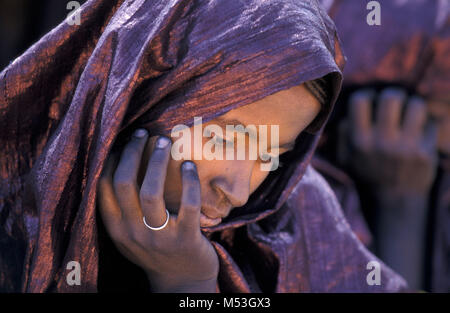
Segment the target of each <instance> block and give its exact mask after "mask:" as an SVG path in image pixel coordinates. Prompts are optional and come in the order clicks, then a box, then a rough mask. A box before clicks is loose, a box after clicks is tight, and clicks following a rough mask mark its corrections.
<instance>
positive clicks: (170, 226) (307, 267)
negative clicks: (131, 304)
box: [0, 0, 405, 292]
mask: <svg viewBox="0 0 450 313" xmlns="http://www.w3.org/2000/svg"><path fill="white" fill-rule="evenodd" d="M79 13H80V18H81V25H79V26H74V25H72V26H70V25H67V24H65V23H63V24H61V25H59V26H58V27H57V28H56V29H55V30H53V31H52V32H51V33H49V34H48V35H47V36H45V37H44V38H43V39H41V40H40V41H39V42H38V43H37V44H36V45H34V46H33V47H31V48H30V49H29V50H28V51H27V52H26V53H25V54H24V55H23V56H21V57H20V58H19V59H17V60H16V61H15V62H14V63H12V64H11V65H10V66H9V67H8V68H6V69H5V70H4V71H3V72H2V73H1V76H0V80H1V82H2V84H1V85H2V86H3V89H2V97H1V100H0V101H2V102H1V107H2V114H1V115H0V116H1V123H0V124H1V125H2V132H1V133H2V134H7V136H2V144H4V146H5V147H6V149H5V151H2V152H1V153H2V156H1V158H0V160H1V162H2V167H1V168H2V175H3V177H5V178H6V182H7V184H5V188H4V189H5V190H2V199H3V202H2V203H3V208H2V211H3V212H2V213H3V214H2V216H7V218H6V219H4V220H2V238H4V240H2V245H3V246H2V249H1V258H2V263H1V264H2V273H7V275H5V276H4V277H2V278H1V286H2V288H3V289H5V290H23V291H31V292H44V291H61V292H70V291H96V290H104V289H111V288H112V289H115V290H117V289H124V290H132V289H133V288H134V287H135V286H136V285H138V284H140V283H139V279H142V278H143V279H144V280H145V279H146V278H147V277H148V278H149V279H148V281H145V283H143V284H142V286H143V287H144V288H147V287H150V288H151V290H153V291H214V290H219V291H232V292H247V291H260V290H261V291H269V292H270V291H272V292H273V291H277V292H296V291H323V292H325V291H368V292H370V291H378V292H380V291H398V290H401V289H402V288H405V283H404V281H403V280H402V279H401V278H400V277H399V276H397V275H396V274H395V273H393V272H392V271H391V270H390V269H389V268H387V267H385V266H384V265H383V264H382V262H381V261H379V260H377V259H376V257H374V256H373V255H372V254H370V253H369V252H368V251H367V250H366V249H365V248H364V246H363V245H362V244H361V243H360V242H359V241H358V239H357V238H356V236H355V235H354V234H353V233H352V231H351V230H350V227H349V226H348V223H347V222H346V221H345V219H344V217H343V216H342V212H341V211H340V208H339V205H338V203H337V201H336V199H335V197H334V195H333V194H332V192H331V191H330V189H329V187H328V185H327V184H326V183H325V182H324V181H323V179H322V178H321V177H320V176H319V175H318V174H317V173H316V172H315V171H314V170H313V169H312V168H311V167H309V166H308V163H309V160H310V158H311V155H312V153H313V150H314V147H315V145H316V142H317V139H318V136H319V134H320V132H321V129H322V127H323V124H324V122H325V121H326V119H327V117H328V114H329V112H330V110H331V107H332V105H333V103H334V102H335V100H336V97H337V95H338V92H339V89H340V86H341V80H342V77H341V69H342V66H343V55H342V53H341V51H340V48H339V47H340V46H339V41H338V39H337V36H336V33H335V29H334V26H333V23H332V22H331V21H330V19H329V18H328V16H327V15H326V14H325V13H324V12H323V11H322V9H321V8H320V7H319V6H318V4H317V3H316V1H304V2H303V1H302V2H299V1H297V2H290V1H270V2H260V1H250V0H249V1H187V0H186V1H172V2H167V1H156V2H155V1H103V0H93V1H89V2H87V3H86V5H84V6H83V7H82V8H81V11H80V12H79ZM298 97H301V98H300V100H299V99H298ZM30 103H33V106H30ZM285 103H286V104H285ZM285 105H286V107H284V106H285ZM263 107H264V108H265V109H266V110H269V111H267V112H265V111H263V110H261V111H260V108H263ZM255 108H258V109H256V111H255ZM281 108H285V109H284V110H280V109H281ZM277 110H278V111H277ZM292 110H296V111H294V112H295V113H296V114H295V115H294V114H286V113H289V112H291V113H293V112H292ZM19 114H20V116H19ZM277 115H278V116H277ZM290 115H292V116H290ZM37 117H39V119H38V120H36V119H37ZM194 117H201V118H202V119H203V122H205V123H208V122H209V123H218V120H219V119H221V118H222V119H224V118H227V119H229V118H232V119H236V118H237V117H240V118H243V119H245V121H243V123H242V124H249V123H252V124H257V125H264V124H280V146H281V144H282V143H286V144H288V145H291V146H293V147H292V151H291V152H287V151H282V150H281V149H280V153H283V154H282V156H280V162H281V163H280V165H282V166H279V168H277V169H276V170H274V171H271V172H270V173H269V174H267V173H259V172H258V173H257V174H258V175H257V177H256V179H254V180H253V182H252V183H250V181H251V180H252V179H251V176H252V175H251V174H250V173H253V172H252V169H253V168H254V165H255V162H258V163H259V162H260V161H261V160H252V161H251V162H253V163H252V164H250V163H251V162H250V161H249V162H247V161H245V160H233V161H229V160H224V161H220V162H222V163H221V164H220V167H219V169H217V167H214V166H210V165H206V164H210V163H206V162H207V160H201V161H195V160H194V164H195V165H196V166H193V164H192V163H191V162H185V163H186V164H187V167H184V169H185V170H186V172H183V175H181V174H180V172H179V167H180V165H181V163H180V162H178V163H172V165H173V166H171V162H172V161H169V160H170V157H169V154H168V151H169V147H170V142H169V141H168V140H166V142H165V143H164V139H162V142H159V143H157V144H155V146H153V145H152V144H150V145H148V147H149V148H154V151H148V153H147V155H148V156H147V158H150V160H153V161H155V162H156V163H157V164H160V165H159V166H150V165H149V166H147V161H146V157H145V156H144V157H143V158H142V160H141V156H142V150H143V149H144V147H145V144H146V142H147V139H148V138H149V137H154V136H157V135H162V136H166V137H168V135H169V134H170V133H171V131H172V130H173V128H174V127H175V126H177V125H180V124H182V125H187V127H192V126H193V125H192V124H193V120H194ZM19 118H20V123H17V121H18V119H19ZM251 118H254V119H253V120H252V119H251ZM294 118H295V119H297V118H298V119H300V122H301V123H299V124H296V123H294V122H293V119H294ZM277 119H278V120H277ZM143 129H145V130H143ZM135 132H136V133H135ZM132 133H135V134H136V136H134V138H133V137H131V136H130V135H131V134H132ZM113 145H114V148H113ZM133 147H134V148H133ZM110 152H111V153H110ZM284 152H285V153H284ZM119 153H120V154H121V158H120V160H119V161H118V164H117V166H116V162H114V159H115V157H114V156H115V155H118V154H119ZM109 154H111V158H109V160H111V161H108V162H107V160H108V155H109ZM155 158H156V159H155ZM130 160H134V162H131V161H130ZM213 162H216V161H213ZM238 162H241V163H238ZM138 164H139V165H138ZM141 164H142V166H143V168H142V169H140V168H139V167H140V166H141ZM148 164H152V161H150V162H149V163H148ZM167 164H168V165H167ZM239 166H242V167H241V168H240V169H241V171H239V170H237V169H239ZM166 167H168V171H167V172H166V171H165V168H166ZM195 167H196V168H197V169H198V171H195ZM171 168H172V171H171ZM104 169H105V171H103V170H104ZM121 169H122V170H121ZM123 169H125V170H123ZM227 171H228V172H227ZM230 171H231V172H233V173H235V174H229V172H230ZM102 172H103V176H102ZM120 173H122V174H124V175H120ZM147 173H149V174H147ZM171 173H172V174H171ZM227 173H228V174H227ZM245 173H246V174H245ZM165 174H167V178H165V176H164V175H165ZM130 175H131V176H130ZM171 175H172V176H171ZM142 176H143V177H142ZM197 176H198V178H197ZM101 177H102V179H101V180H100V178H101ZM242 177H247V180H246V182H245V184H244V185H246V186H247V187H246V188H244V189H243V190H244V191H243V190H240V188H237V189H236V188H231V189H229V190H231V191H229V190H228V193H227V186H232V185H233V184H235V183H236V181H237V180H238V178H239V179H241V178H242ZM248 177H250V178H248ZM121 178H123V179H121ZM215 178H223V179H222V180H221V181H220V180H219V181H218V180H217V179H216V180H215ZM171 179H173V180H171ZM177 179H178V183H176V180H177ZM164 180H165V181H169V182H170V183H168V184H167V185H166V184H163V181H164ZM180 180H182V181H183V183H181V182H180ZM172 181H174V183H173V184H172ZM213 181H214V182H215V184H214V183H212V182H213ZM130 182H131V187H132V188H129V187H130ZM141 182H142V185H141ZM163 185H166V186H167V187H165V188H163V187H162V186H163ZM145 186H147V187H145ZM208 186H213V187H211V189H208V188H209V187H208ZM2 187H3V186H2ZM118 187H119V188H118ZM108 188H109V191H110V192H109V195H108V194H107V193H108ZM123 188H125V189H123ZM127 188H128V189H127ZM183 188H188V189H189V190H191V191H190V192H189V193H186V192H184V193H183ZM98 189H99V190H98ZM139 189H140V190H139ZM199 189H201V192H200V191H199ZM124 190H125V191H127V192H124ZM143 190H144V191H145V192H143ZM162 190H164V191H162ZM98 191H100V192H98ZM137 191H139V193H140V194H141V198H139V197H137V198H136V195H137V193H136V192H137ZM236 192H237V193H236ZM161 193H163V194H164V195H162V194H161ZM170 193H171V195H169V194H170ZM199 193H201V197H199ZM187 194H188V195H191V196H190V197H189V196H186V195H187ZM214 195H216V197H214ZM217 195H222V198H220V199H221V200H220V201H219V198H218V196H217ZM180 197H181V198H182V199H181V201H179V203H177V202H176V199H177V198H178V199H180ZM163 198H164V200H162V199H163ZM247 198H248V199H247ZM96 200H99V201H98V202H99V209H100V211H101V213H102V220H103V222H104V224H105V228H106V231H107V233H108V234H109V236H110V237H111V238H112V241H113V242H114V243H115V244H116V246H117V247H118V248H119V249H118V250H119V251H120V252H121V253H122V254H123V255H124V256H125V259H124V258H121V255H119V254H115V252H114V251H115V249H114V247H113V246H112V245H110V243H111V242H110V239H109V238H108V237H105V236H104V234H105V233H104V232H103V231H102V229H101V227H100V230H99V229H98V228H97V225H99V226H101V224H102V223H99V222H100V219H97V218H96ZM131 200H133V201H134V202H128V201H131ZM142 200H144V202H145V203H146V205H144V203H143V202H142ZM170 200H172V202H171V201H170ZM206 204H208V206H206ZM219 204H220V205H219ZM225 204H226V205H225ZM201 206H203V207H202V208H200V207H201ZM211 206H212V207H213V208H214V209H215V210H213V209H211ZM208 207H209V209H208ZM219 207H220V209H221V210H217V209H219ZM164 208H169V209H170V212H166V211H165V210H164ZM139 209H141V210H142V211H140V210H139ZM178 209H179V214H178V216H175V214H176V213H177V211H178ZM200 211H201V213H203V215H204V217H203V218H202V219H201V217H200V216H201V214H200ZM125 212H128V213H130V214H131V216H132V215H134V217H131V219H128V218H125V214H128V213H125ZM213 212H216V213H217V212H220V214H213ZM167 213H170V214H167ZM119 216H120V218H118V217H119ZM140 217H143V218H142V219H141V218H140ZM144 217H145V219H144ZM219 217H220V218H222V220H219V219H218V218H219ZM202 220H203V222H202ZM131 221H132V223H133V224H129V223H130V222H131ZM166 221H167V224H166V223H165V222H166ZM144 222H145V223H144ZM161 223H163V224H161ZM200 223H202V224H200ZM164 224H166V225H164ZM125 225H126V228H125ZM200 225H203V226H206V227H203V228H202V232H200V229H199V227H200ZM160 226H161V227H162V226H164V228H163V229H159V228H160ZM155 228H156V229H155ZM158 229H159V230H158ZM175 229H177V230H178V229H184V230H186V231H187V233H190V235H189V236H190V237H189V236H187V235H186V238H190V239H191V240H184V241H182V243H183V244H182V245H181V246H177V243H179V239H180V238H182V236H178V237H176V238H173V237H174V234H176V233H177V232H175V231H174V230H175ZM144 231H146V232H147V233H144ZM130 234H134V235H136V236H135V237H133V241H125V239H126V238H128V239H129V238H130V237H127V236H128V235H130ZM147 234H148V236H151V238H156V239H157V240H152V242H151V243H150V242H143V241H141V240H138V237H139V238H141V239H142V238H143V237H142V236H146V235H147ZM154 243H156V244H157V246H155V245H154ZM186 245H189V247H190V248H186ZM6 247H8V248H9V249H8V250H6V249H5V248H6ZM177 247H178V248H181V249H182V250H181V251H183V252H186V253H187V251H188V250H189V251H190V253H191V254H190V255H189V256H190V259H191V260H189V258H186V254H185V253H175V252H176V248H177ZM166 248H169V249H168V250H164V249H166ZM212 248H214V249H212ZM183 249H185V250H183ZM158 251H160V252H161V253H160V254H159V255H158V254H157V252H158ZM167 251H170V253H173V254H172V255H167V254H166V252H167ZM193 251H194V252H196V253H195V254H193V253H192V252H193ZM112 255H113V256H116V257H114V258H112V257H111V256H112ZM161 255H165V258H163V257H162V256H161ZM194 257H198V259H199V262H198V264H196V263H195V262H192V258H194ZM13 259H15V260H20V261H21V262H20V264H23V266H19V265H17V262H15V263H14V262H12V260H13ZM3 260H6V261H5V262H3ZM22 260H23V262H22ZM71 261H76V262H78V263H79V264H80V268H81V283H80V285H77V284H75V285H69V284H68V283H67V279H66V275H67V274H68V272H69V271H68V270H67V269H66V266H67V264H68V263H69V262H71ZM130 261H131V262H130ZM371 261H377V262H379V263H378V264H380V266H381V268H380V272H379V273H380V284H369V283H368V282H369V280H368V278H367V277H368V274H369V270H367V266H368V263H369V262H371ZM132 263H134V264H137V265H138V267H137V268H136V267H134V269H131V268H133V266H131V264H132ZM123 264H125V266H126V267H125V268H130V270H129V271H126V270H125V269H124V268H123V267H120V266H122V265H123ZM177 265H179V266H178V268H177ZM198 265H202V266H201V268H200V269H199V267H200V266H198ZM190 266H193V267H197V268H194V269H192V271H186V270H185V269H188V268H190ZM180 268H182V269H183V270H182V271H180V270H179V269H180ZM3 269H4V270H3ZM110 270H111V271H110ZM202 270H203V271H202ZM121 273H123V275H121ZM122 276H123V277H122ZM19 277H21V279H20V278H19ZM121 277H122V278H123V280H121ZM135 279H137V280H135ZM118 281H119V282H120V283H118ZM146 283H148V286H147V285H146ZM139 286H141V285H139ZM105 287H108V288H105Z"/></svg>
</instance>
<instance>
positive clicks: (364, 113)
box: [349, 89, 374, 146]
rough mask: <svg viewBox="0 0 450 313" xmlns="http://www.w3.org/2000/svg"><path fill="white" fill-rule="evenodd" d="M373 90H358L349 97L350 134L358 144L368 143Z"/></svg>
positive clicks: (370, 128)
mask: <svg viewBox="0 0 450 313" xmlns="http://www.w3.org/2000/svg"><path fill="white" fill-rule="evenodd" d="M373 94H374V93H373V91H372V90H369V89H363V90H359V91H357V92H355V93H353V94H352V96H351V97H350V101H349V102H350V103H349V104H350V125H351V136H352V137H353V140H354V143H356V144H357V145H358V146H359V145H361V144H368V141H369V138H370V133H371V130H372V122H371V120H372V101H373Z"/></svg>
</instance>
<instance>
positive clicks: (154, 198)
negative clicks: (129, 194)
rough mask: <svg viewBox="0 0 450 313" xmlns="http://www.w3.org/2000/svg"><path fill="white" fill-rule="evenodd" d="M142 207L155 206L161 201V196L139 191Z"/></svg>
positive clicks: (156, 193)
mask: <svg viewBox="0 0 450 313" xmlns="http://www.w3.org/2000/svg"><path fill="white" fill-rule="evenodd" d="M139 198H140V200H141V204H142V205H144V206H145V205H155V204H157V203H159V202H160V201H161V200H162V194H161V193H160V192H152V191H141V193H140V194H139Z"/></svg>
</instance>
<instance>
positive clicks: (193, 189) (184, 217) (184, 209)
mask: <svg viewBox="0 0 450 313" xmlns="http://www.w3.org/2000/svg"><path fill="white" fill-rule="evenodd" d="M181 177H182V183H183V191H182V194H181V206H180V211H179V213H178V218H177V220H178V226H179V227H180V229H181V230H182V231H184V232H186V233H189V234H195V232H198V233H200V210H201V191H200V180H199V178H198V173H197V168H196V166H195V164H194V163H193V162H191V161H186V162H183V164H182V165H181Z"/></svg>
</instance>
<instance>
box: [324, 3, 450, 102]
mask: <svg viewBox="0 0 450 313" xmlns="http://www.w3.org/2000/svg"><path fill="white" fill-rule="evenodd" d="M321 2H322V3H323V4H324V5H325V4H327V8H329V14H330V16H331V17H332V19H333V21H334V22H335V23H336V26H337V29H338V31H339V35H340V38H341V39H342V41H343V47H344V48H343V49H344V51H345V52H346V56H347V58H348V59H349V62H348V64H347V66H346V68H345V71H344V75H345V84H346V85H353V84H354V85H365V84H374V83H381V82H382V83H387V84H399V85H402V86H404V87H407V88H410V89H411V90H413V91H414V92H415V93H418V94H420V95H422V96H423V97H426V98H427V99H433V100H436V101H447V102H449V101H450V58H449V56H450V3H449V2H448V1H446V0H444V1H429V0H379V1H378V2H379V3H380V7H381V25H374V26H370V25H368V24H367V21H366V16H367V14H368V13H369V10H367V9H366V6H365V5H362V4H361V2H360V1H359V0H351V1H346V0H331V1H330V0H322V1H321Z"/></svg>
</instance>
